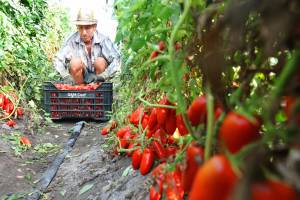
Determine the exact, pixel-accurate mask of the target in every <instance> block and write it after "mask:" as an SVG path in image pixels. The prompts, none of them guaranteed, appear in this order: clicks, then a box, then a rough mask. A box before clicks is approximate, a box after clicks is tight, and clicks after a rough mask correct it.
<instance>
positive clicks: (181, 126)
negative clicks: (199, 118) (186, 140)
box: [176, 115, 189, 135]
mask: <svg viewBox="0 0 300 200" xmlns="http://www.w3.org/2000/svg"><path fill="white" fill-rule="evenodd" d="M176 126H177V128H178V130H179V133H180V135H186V134H188V133H189V131H188V130H187V128H186V126H185V123H184V121H183V118H182V115H177V116H176Z"/></svg>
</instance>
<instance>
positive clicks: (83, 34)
mask: <svg viewBox="0 0 300 200" xmlns="http://www.w3.org/2000/svg"><path fill="white" fill-rule="evenodd" d="M75 24H76V25H77V30H78V31H77V32H76V33H74V34H73V35H71V36H70V37H69V38H68V39H67V41H66V42H65V44H64V45H63V47H62V48H61V49H60V51H59V52H58V53H57V55H56V57H55V59H54V67H55V69H56V70H57V71H58V72H59V74H60V75H61V77H62V78H63V80H64V82H65V83H69V84H73V83H75V84H82V83H91V82H95V81H105V80H107V79H110V78H112V77H113V76H114V75H115V74H116V73H117V72H118V71H119V70H120V55H119V53H118V51H117V50H116V49H115V47H114V45H113V43H112V42H111V40H110V39H109V38H108V37H106V36H104V35H102V34H100V33H99V32H98V31H97V30H96V28H97V19H96V18H95V15H94V13H93V11H92V10H89V9H80V10H79V12H78V15H77V20H76V21H75Z"/></svg>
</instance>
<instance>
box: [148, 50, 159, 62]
mask: <svg viewBox="0 0 300 200" xmlns="http://www.w3.org/2000/svg"><path fill="white" fill-rule="evenodd" d="M157 56H158V51H153V52H152V53H151V55H150V60H152V59H154V58H156V57H157Z"/></svg>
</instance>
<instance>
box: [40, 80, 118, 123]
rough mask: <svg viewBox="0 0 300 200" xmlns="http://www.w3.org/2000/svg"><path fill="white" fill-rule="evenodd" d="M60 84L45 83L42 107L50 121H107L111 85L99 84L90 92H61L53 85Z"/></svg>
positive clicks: (73, 90) (106, 83) (108, 117)
mask: <svg viewBox="0 0 300 200" xmlns="http://www.w3.org/2000/svg"><path fill="white" fill-rule="evenodd" d="M56 84H62V83H60V82H45V83H44V86H43V92H44V106H45V110H46V112H48V113H49V114H50V117H51V119H53V120H58V119H94V120H101V121H107V120H109V119H110V116H109V115H108V113H109V112H110V111H111V110H112V101H113V84H112V83H111V82H104V83H101V84H100V85H99V86H98V87H97V88H94V89H91V90H75V89H69V90H63V89H58V88H57V87H56V86H55V85H56Z"/></svg>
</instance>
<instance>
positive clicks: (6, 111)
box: [0, 93, 23, 127]
mask: <svg viewBox="0 0 300 200" xmlns="http://www.w3.org/2000/svg"><path fill="white" fill-rule="evenodd" d="M9 96H10V98H14V99H13V101H11V100H10V99H9V97H8V96H7V95H5V94H0V118H8V117H9V116H15V117H22V116H23V109H22V108H21V107H17V108H15V107H16V106H15V105H14V102H17V100H18V97H17V96H16V95H15V94H14V93H10V94H9ZM6 124H7V125H8V126H11V127H13V126H14V125H16V122H15V121H14V120H12V119H9V120H8V121H7V122H6Z"/></svg>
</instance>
